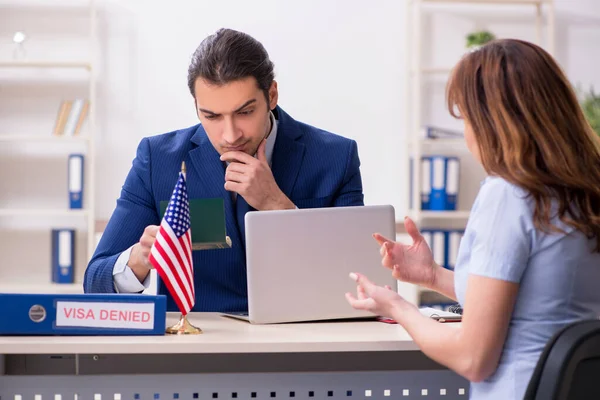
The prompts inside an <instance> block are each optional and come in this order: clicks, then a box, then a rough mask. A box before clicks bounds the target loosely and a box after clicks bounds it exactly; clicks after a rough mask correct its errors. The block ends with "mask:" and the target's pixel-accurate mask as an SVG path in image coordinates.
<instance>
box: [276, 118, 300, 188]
mask: <svg viewBox="0 0 600 400" xmlns="http://www.w3.org/2000/svg"><path fill="white" fill-rule="evenodd" d="M275 112H276V115H278V116H279V124H278V126H277V139H276V140H275V148H274V149H273V159H272V160H271V170H272V171H273V176H274V178H275V182H276V183H277V186H279V188H280V189H281V191H282V192H283V193H284V194H285V195H286V196H287V197H288V198H290V199H291V197H292V192H293V190H294V185H295V184H296V179H297V178H298V172H299V171H300V167H301V166H302V161H303V159H304V152H305V146H304V144H303V143H301V142H299V141H298V140H297V139H298V138H299V137H300V136H302V131H301V130H300V129H299V127H298V123H297V122H296V121H294V119H292V117H290V116H289V115H288V114H286V113H285V112H284V111H283V110H282V109H281V108H279V107H277V108H276V109H275Z"/></svg>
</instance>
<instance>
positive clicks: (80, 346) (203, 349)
mask: <svg viewBox="0 0 600 400" xmlns="http://www.w3.org/2000/svg"><path fill="white" fill-rule="evenodd" d="M177 319H178V314H174V313H170V314H169V317H168V319H167V326H170V325H172V324H173V323H175V322H176V321H177ZM188 320H189V321H190V322H191V323H192V324H194V325H195V326H197V327H199V328H201V329H202V330H203V332H204V333H203V334H201V335H193V336H176V335H165V336H37V337H33V336H29V337H22V336H21V337H6V336H2V337H0V355H2V354H157V353H158V354H160V353H163V354H174V353H196V354H198V353H298V352H299V353H304V352H306V353H308V352H352V351H409V350H418V348H417V347H416V345H415V344H414V342H413V341H412V339H411V338H410V336H409V335H408V334H407V333H406V331H405V330H404V329H403V328H401V327H400V326H399V325H395V324H394V325H392V324H386V323H383V322H374V321H369V322H366V321H365V322H322V323H301V324H284V325H251V324H249V323H248V322H245V321H239V320H234V319H231V318H226V317H222V316H220V315H219V314H215V313H193V314H190V315H189V316H188Z"/></svg>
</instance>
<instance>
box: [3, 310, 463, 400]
mask: <svg viewBox="0 0 600 400" xmlns="http://www.w3.org/2000/svg"><path fill="white" fill-rule="evenodd" d="M176 319H177V315H176V314H169V317H168V323H169V324H172V323H174V322H175V321H176ZM189 320H190V321H191V322H192V323H194V324H195V325H196V326H198V327H200V328H202V330H203V331H204V334H202V335H197V336H117V337H115V336H113V337H108V336H102V337H96V336H92V337H85V336H78V337H69V336H52V337H0V399H1V400H14V399H16V400H19V399H20V400H29V399H31V400H66V399H69V400H71V399H77V400H88V399H89V400H113V399H115V400H129V399H132V400H135V399H139V400H145V399H148V400H150V399H152V400H155V399H156V400H160V399H167V400H171V399H182V400H184V399H185V400H187V399H263V400H266V399H269V400H271V399H273V398H276V399H289V398H294V399H342V398H344V399H365V398H369V399H390V398H401V399H415V398H419V399H438V398H439V399H467V398H468V382H467V381H466V380H464V379H463V378H461V377H459V376H458V375H456V374H454V373H453V372H451V371H449V370H447V369H445V368H444V367H442V366H440V365H439V364H437V363H434V362H433V361H431V360H430V359H429V358H427V357H425V356H424V355H423V353H421V352H420V351H419V350H418V349H417V347H416V346H415V344H414V343H413V341H412V340H411V338H410V336H409V335H408V334H407V333H406V331H404V329H402V328H401V327H400V326H398V325H390V324H384V323H381V322H373V321H371V322H324V323H299V324H284V325H250V324H248V323H247V322H244V321H239V320H235V319H231V318H226V317H222V316H220V315H218V314H214V313H194V314H191V315H190V317H189ZM57 394H58V395H60V396H56V395H57ZM36 395H38V396H37V397H36ZM15 396H16V397H15Z"/></svg>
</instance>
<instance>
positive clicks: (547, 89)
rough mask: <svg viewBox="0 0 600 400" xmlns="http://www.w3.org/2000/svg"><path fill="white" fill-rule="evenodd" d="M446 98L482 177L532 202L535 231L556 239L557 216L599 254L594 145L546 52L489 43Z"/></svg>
mask: <svg viewBox="0 0 600 400" xmlns="http://www.w3.org/2000/svg"><path fill="white" fill-rule="evenodd" d="M447 99H448V109H449V111H450V114H452V115H453V116H454V117H456V118H461V117H464V119H465V120H466V121H467V122H468V123H469V124H470V125H471V127H472V129H473V134H474V137H475V139H476V141H477V146H478V148H479V155H480V159H481V163H482V164H483V167H484V169H485V170H486V172H487V173H488V174H489V175H495V176H499V177H501V178H503V179H505V180H507V181H508V182H510V183H512V184H515V185H517V186H519V187H521V188H523V189H524V190H526V191H527V192H528V193H529V195H530V196H531V197H532V198H533V199H534V200H535V211H534V216H533V217H534V223H535V226H536V228H538V229H540V230H542V231H544V232H560V231H561V230H560V229H558V227H557V226H555V225H553V224H552V223H551V219H552V218H553V217H554V215H553V210H554V211H557V212H558V217H559V218H560V220H561V221H563V222H564V223H566V224H567V225H570V226H572V227H574V228H575V229H577V230H579V231H581V232H583V233H584V234H585V235H586V236H587V237H588V238H590V239H591V238H595V239H596V247H595V250H596V251H600V140H599V139H598V136H597V135H596V134H595V132H594V131H593V130H592V128H591V127H590V125H589V124H588V122H587V121H586V119H585V117H584V115H583V112H582V110H581V108H580V106H579V103H578V101H577V97H576V95H575V92H574V90H573V88H572V87H571V85H570V83H569V81H568V80H567V78H566V76H565V74H564V73H563V72H562V70H561V69H560V67H559V66H558V64H557V63H556V62H555V61H554V60H553V58H552V57H551V56H550V55H549V54H548V53H547V52H546V51H544V50H543V49H542V48H541V47H539V46H536V45H534V44H532V43H528V42H525V41H521V40H514V39H503V40H495V41H493V42H490V43H488V44H486V45H484V46H483V47H481V48H480V49H478V50H475V51H473V52H471V53H469V54H467V55H465V56H464V57H463V59H462V60H461V61H460V62H459V63H458V65H457V66H456V67H455V68H454V70H453V72H452V75H451V78H450V81H449V82H448V86H447ZM555 202H556V203H555ZM553 203H555V204H556V205H558V208H557V209H556V208H554V207H555V206H553Z"/></svg>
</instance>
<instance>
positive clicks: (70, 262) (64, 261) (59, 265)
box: [52, 229, 75, 283]
mask: <svg viewBox="0 0 600 400" xmlns="http://www.w3.org/2000/svg"><path fill="white" fill-rule="evenodd" d="M52 282H54V283H73V282H75V230H74V229H53V230H52Z"/></svg>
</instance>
